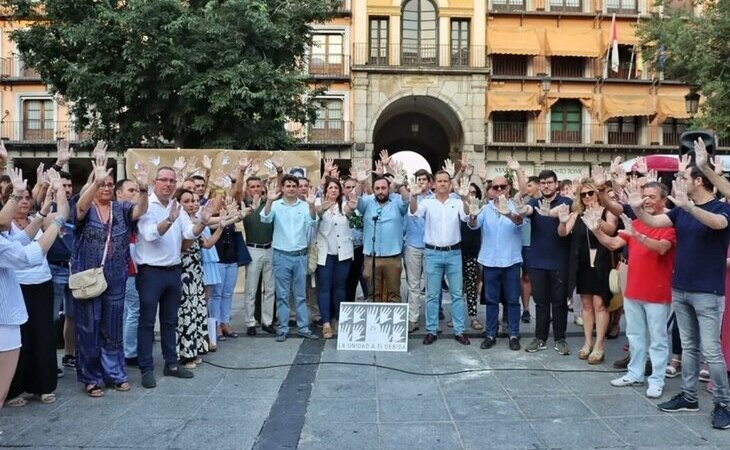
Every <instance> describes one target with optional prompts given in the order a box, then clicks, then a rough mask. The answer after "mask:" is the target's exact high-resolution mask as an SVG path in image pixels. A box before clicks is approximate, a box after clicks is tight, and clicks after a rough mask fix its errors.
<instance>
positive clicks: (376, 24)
mask: <svg viewBox="0 0 730 450" xmlns="http://www.w3.org/2000/svg"><path fill="white" fill-rule="evenodd" d="M368 64H388V18H387V17H371V18H370V49H369V56H368Z"/></svg>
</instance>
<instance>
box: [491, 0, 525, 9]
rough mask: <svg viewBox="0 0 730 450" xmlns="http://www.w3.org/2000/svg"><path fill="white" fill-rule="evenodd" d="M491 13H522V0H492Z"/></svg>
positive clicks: (523, 6) (523, 7)
mask: <svg viewBox="0 0 730 450" xmlns="http://www.w3.org/2000/svg"><path fill="white" fill-rule="evenodd" d="M492 10H493V11H524V10H525V1H524V0H492Z"/></svg>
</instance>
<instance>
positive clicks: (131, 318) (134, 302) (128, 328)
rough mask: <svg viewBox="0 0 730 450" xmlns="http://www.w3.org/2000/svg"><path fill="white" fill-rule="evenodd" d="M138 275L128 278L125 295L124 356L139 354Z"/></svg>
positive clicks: (131, 356) (130, 356) (132, 356)
mask: <svg viewBox="0 0 730 450" xmlns="http://www.w3.org/2000/svg"><path fill="white" fill-rule="evenodd" d="M136 278H137V277H133V276H130V277H129V278H127V292H126V293H125V297H124V357H125V358H135V357H136V356H137V326H138V325H139V292H137V280H136Z"/></svg>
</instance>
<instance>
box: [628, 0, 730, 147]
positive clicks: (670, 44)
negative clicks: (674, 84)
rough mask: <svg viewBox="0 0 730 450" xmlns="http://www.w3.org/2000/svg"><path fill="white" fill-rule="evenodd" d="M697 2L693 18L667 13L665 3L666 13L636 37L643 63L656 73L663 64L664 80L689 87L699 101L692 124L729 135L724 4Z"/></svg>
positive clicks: (729, 4)
mask: <svg viewBox="0 0 730 450" xmlns="http://www.w3.org/2000/svg"><path fill="white" fill-rule="evenodd" d="M697 3H698V2H697V1H695V2H694V4H697ZM699 3H701V6H702V8H703V10H704V11H703V13H702V14H701V15H700V16H699V17H695V16H694V15H692V14H687V12H686V10H684V11H681V10H680V11H676V10H675V11H672V9H671V3H670V2H669V1H666V4H665V7H664V11H665V12H666V14H664V15H663V16H659V15H655V16H653V17H652V18H651V19H650V20H648V21H646V22H643V23H642V24H641V25H640V27H639V36H640V38H641V42H642V45H643V46H644V48H645V49H646V53H647V56H648V57H647V60H649V61H653V64H654V65H655V68H656V69H659V68H660V67H661V66H662V65H663V68H664V75H665V78H667V79H674V80H680V81H684V82H686V83H688V84H690V85H695V86H697V87H698V88H699V92H700V93H701V94H702V95H703V96H704V97H705V101H704V103H703V104H702V105H701V107H700V114H698V115H697V117H696V118H695V125H697V126H701V127H707V128H711V129H713V130H715V131H717V133H718V134H719V135H721V136H723V137H725V136H730V1H728V0H699Z"/></svg>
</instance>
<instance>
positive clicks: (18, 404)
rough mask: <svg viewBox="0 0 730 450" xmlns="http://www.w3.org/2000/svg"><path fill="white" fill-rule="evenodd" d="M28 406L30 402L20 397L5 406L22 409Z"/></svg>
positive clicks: (9, 401)
mask: <svg viewBox="0 0 730 450" xmlns="http://www.w3.org/2000/svg"><path fill="white" fill-rule="evenodd" d="M27 404H28V400H26V399H24V398H23V397H22V396H20V395H19V396H17V397H15V398H13V399H10V400H8V401H6V402H5V406H7V407H8V408H20V407H22V406H25V405H27Z"/></svg>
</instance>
